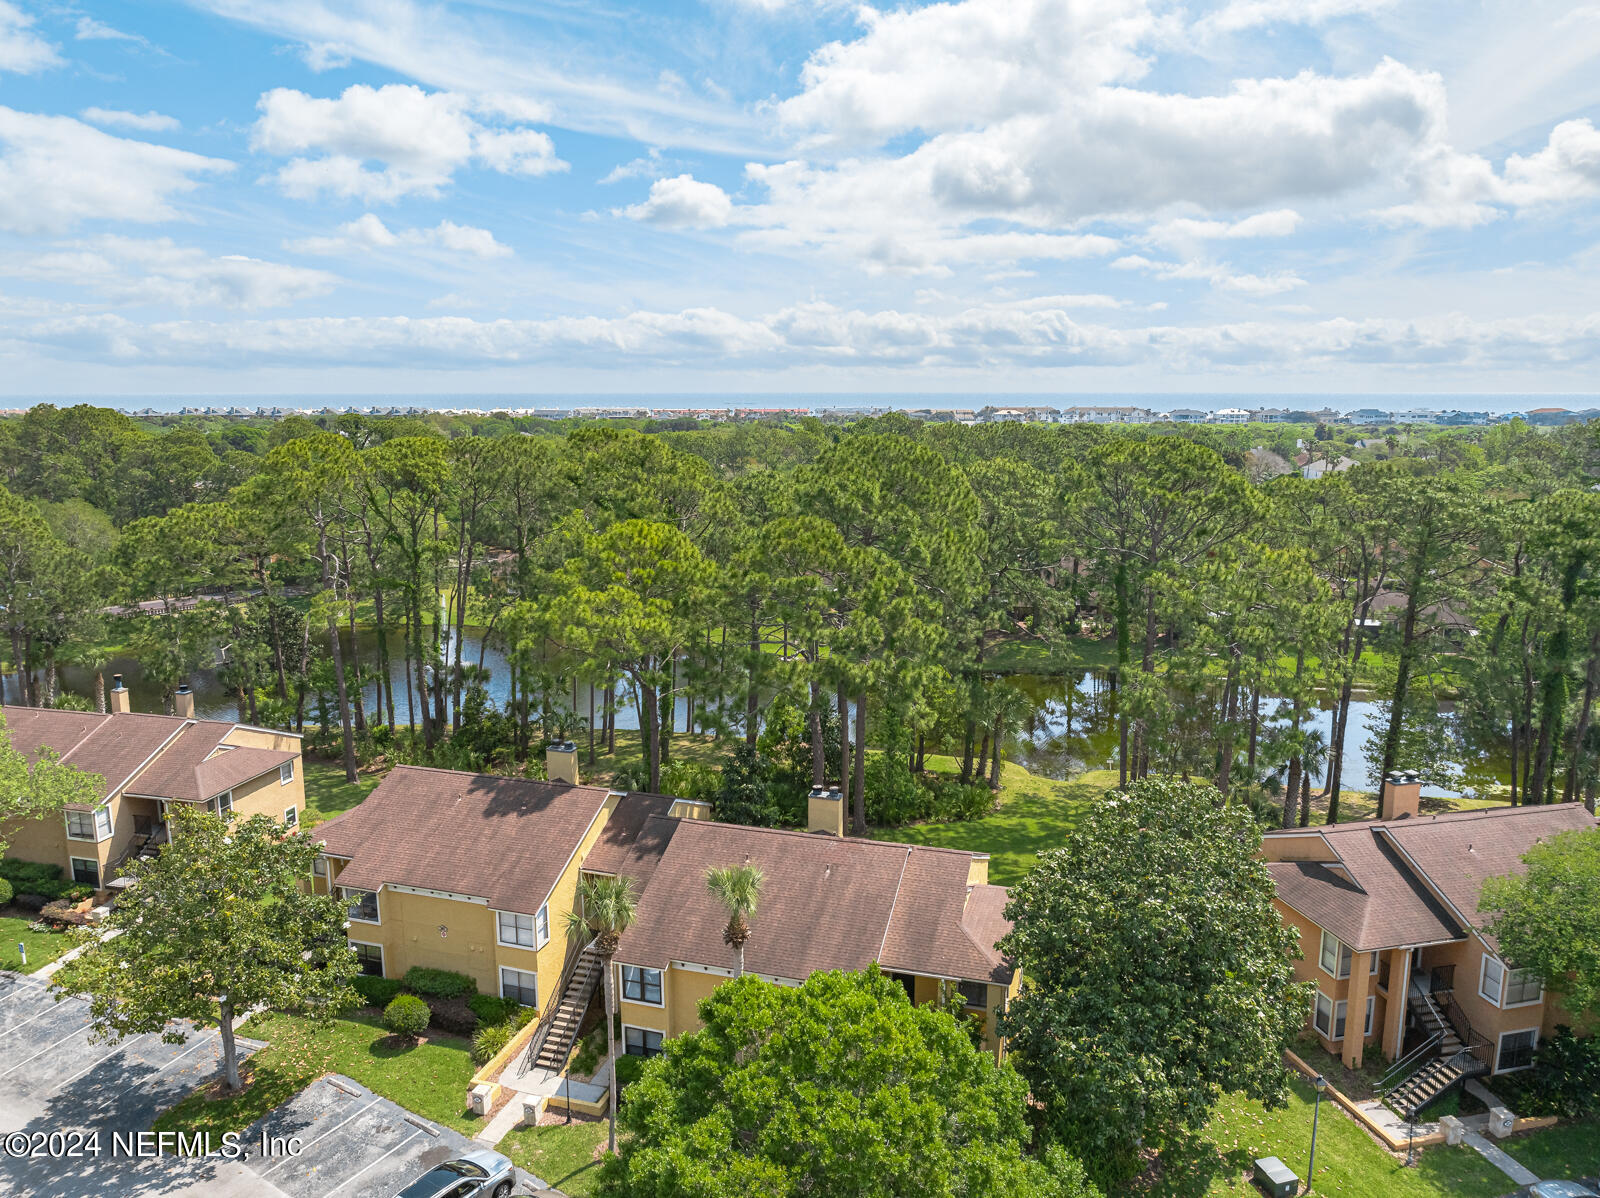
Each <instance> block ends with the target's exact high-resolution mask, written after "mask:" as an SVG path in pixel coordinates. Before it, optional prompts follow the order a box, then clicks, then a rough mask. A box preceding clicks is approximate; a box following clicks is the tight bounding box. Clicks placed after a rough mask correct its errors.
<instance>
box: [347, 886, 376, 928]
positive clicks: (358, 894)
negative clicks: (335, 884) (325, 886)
mask: <svg viewBox="0 0 1600 1198" xmlns="http://www.w3.org/2000/svg"><path fill="white" fill-rule="evenodd" d="M339 889H340V891H341V892H342V893H343V894H344V897H345V899H346V900H347V901H348V902H349V903H350V918H351V919H356V920H360V921H361V922H362V923H377V922H378V892H377V891H376V890H352V889H350V887H348V886H341V887H340V888H339Z"/></svg>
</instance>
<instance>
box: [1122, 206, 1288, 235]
mask: <svg viewBox="0 0 1600 1198" xmlns="http://www.w3.org/2000/svg"><path fill="white" fill-rule="evenodd" d="M1299 227H1300V214H1299V213H1298V212H1296V211H1295V210H1294V209H1292V208H1279V209H1277V210H1275V211H1273V212H1258V213H1256V214H1255V215H1254V216H1247V217H1245V218H1244V219H1243V220H1236V221H1225V220H1194V219H1192V218H1189V217H1179V218H1177V219H1174V220H1169V221H1163V222H1161V223H1160V224H1158V225H1154V226H1152V227H1151V229H1150V231H1149V234H1148V236H1149V238H1150V239H1151V240H1152V241H1156V242H1163V243H1164V242H1172V241H1217V240H1222V241H1239V240H1244V239H1248V238H1256V237H1287V236H1289V235H1290V234H1291V233H1293V232H1294V231H1295V230H1296V229H1297V228H1299Z"/></svg>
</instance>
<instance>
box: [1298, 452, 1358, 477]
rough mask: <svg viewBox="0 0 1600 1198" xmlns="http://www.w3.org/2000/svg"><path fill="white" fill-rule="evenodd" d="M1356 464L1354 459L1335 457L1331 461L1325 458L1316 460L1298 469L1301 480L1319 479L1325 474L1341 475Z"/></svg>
mask: <svg viewBox="0 0 1600 1198" xmlns="http://www.w3.org/2000/svg"><path fill="white" fill-rule="evenodd" d="M1355 464H1356V460H1355V459H1354V458H1347V457H1343V456H1340V457H1336V458H1334V459H1333V460H1332V461H1329V460H1328V459H1327V458H1317V459H1316V460H1315V461H1311V462H1307V463H1306V464H1305V465H1304V466H1302V467H1300V477H1301V478H1313V479H1314V478H1321V477H1322V476H1323V475H1326V474H1343V473H1344V472H1345V471H1346V470H1348V469H1350V467H1352V466H1354V465H1355Z"/></svg>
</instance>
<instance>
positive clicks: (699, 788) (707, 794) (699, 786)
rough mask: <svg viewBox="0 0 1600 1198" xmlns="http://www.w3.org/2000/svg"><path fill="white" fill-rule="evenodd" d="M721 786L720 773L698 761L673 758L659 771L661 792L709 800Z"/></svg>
mask: <svg viewBox="0 0 1600 1198" xmlns="http://www.w3.org/2000/svg"><path fill="white" fill-rule="evenodd" d="M721 788H722V775H721V774H720V773H719V772H718V771H716V770H714V769H712V768H711V767H710V766H709V765H704V764H702V763H701V762H698V761H684V760H683V759H682V758H678V759H675V760H673V761H671V762H669V763H668V764H667V767H666V768H665V769H663V770H662V771H661V793H662V794H669V795H676V796H677V797H678V798H680V799H699V800H701V801H702V802H708V803H709V802H710V801H711V800H712V799H715V798H716V797H717V792H718V791H719V790H720V789H721Z"/></svg>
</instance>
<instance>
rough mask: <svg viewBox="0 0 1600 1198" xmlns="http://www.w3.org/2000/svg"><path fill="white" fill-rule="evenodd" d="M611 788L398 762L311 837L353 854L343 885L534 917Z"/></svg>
mask: <svg viewBox="0 0 1600 1198" xmlns="http://www.w3.org/2000/svg"><path fill="white" fill-rule="evenodd" d="M609 793H610V792H609V791H607V790H605V789H604V788H603V787H595V786H566V785H563V784H560V783H552V782H530V781H526V780H524V779H521V778H500V777H495V776H493V775H489V774H465V773H459V772H457V771H454V770H435V769H424V768H422V767H419V766H399V767H397V768H396V769H395V770H394V771H393V772H392V773H390V775H389V776H388V777H387V778H385V779H384V780H383V782H382V783H380V784H379V786H378V788H377V789H376V790H374V791H373V792H372V793H371V794H370V795H368V796H367V797H366V799H365V800H364V801H363V802H362V803H361V804H360V806H357V807H353V808H351V809H350V810H349V811H347V812H345V813H344V814H343V815H341V816H339V817H338V818H336V819H333V820H330V821H328V822H327V823H325V824H322V825H320V826H318V828H317V829H316V832H315V835H316V836H317V837H318V838H319V839H320V840H322V841H324V842H325V844H326V845H327V851H328V852H329V853H332V854H333V855H335V856H338V857H348V858H350V863H349V864H348V865H346V866H345V868H344V872H343V873H341V874H340V875H339V884H340V885H342V886H350V887H355V888H358V889H362V890H377V889H378V888H379V887H380V886H385V885H395V886H416V887H421V888H424V889H428V890H444V891H449V892H451V893H453V894H465V895H470V896H472V897H474V898H482V899H486V900H488V903H489V905H490V906H491V907H493V908H495V909H496V910H500V911H518V912H522V913H524V914H529V915H531V914H533V913H535V912H537V911H538V909H539V907H540V906H541V905H542V904H543V903H544V901H545V899H546V898H547V897H548V896H549V894H550V891H551V889H552V888H553V887H554V886H555V884H556V880H557V879H558V878H559V877H560V876H561V871H562V870H563V869H564V868H565V866H566V864H567V862H568V860H570V859H571V857H572V854H573V853H574V852H576V851H577V848H578V845H579V843H580V842H581V841H582V840H583V836H584V833H585V832H587V831H588V829H589V827H590V825H591V824H593V823H594V820H595V817H596V816H597V815H598V814H599V813H600V808H601V807H602V806H603V805H604V804H605V801H606V797H607V795H608V794H609ZM702 889H703V887H702Z"/></svg>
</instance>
